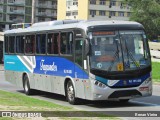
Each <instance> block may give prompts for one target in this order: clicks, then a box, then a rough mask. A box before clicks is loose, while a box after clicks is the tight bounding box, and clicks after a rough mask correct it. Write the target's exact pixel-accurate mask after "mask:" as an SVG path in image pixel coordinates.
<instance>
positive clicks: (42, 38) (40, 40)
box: [36, 34, 46, 54]
mask: <svg viewBox="0 0 160 120" xmlns="http://www.w3.org/2000/svg"><path fill="white" fill-rule="evenodd" d="M36 53H37V54H45V53H46V34H38V35H36Z"/></svg>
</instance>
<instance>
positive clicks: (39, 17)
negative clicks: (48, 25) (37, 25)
mask: <svg viewBox="0 0 160 120" xmlns="http://www.w3.org/2000/svg"><path fill="white" fill-rule="evenodd" d="M34 1H35V5H34V7H35V9H34V22H41V21H50V20H55V19H57V0H34ZM32 3H33V0H0V29H1V31H4V30H7V29H10V28H11V24H13V23H31V19H32Z"/></svg>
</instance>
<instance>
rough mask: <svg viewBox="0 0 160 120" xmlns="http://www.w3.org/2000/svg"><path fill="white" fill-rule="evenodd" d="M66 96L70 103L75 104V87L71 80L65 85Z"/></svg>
mask: <svg viewBox="0 0 160 120" xmlns="http://www.w3.org/2000/svg"><path fill="white" fill-rule="evenodd" d="M66 97H67V100H68V102H69V103H70V104H72V105H75V104H77V98H76V97H75V89H74V86H73V83H72V81H71V80H69V81H68V82H67V86H66Z"/></svg>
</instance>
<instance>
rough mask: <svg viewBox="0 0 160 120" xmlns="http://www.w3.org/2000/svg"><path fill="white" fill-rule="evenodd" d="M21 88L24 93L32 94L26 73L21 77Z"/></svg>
mask: <svg viewBox="0 0 160 120" xmlns="http://www.w3.org/2000/svg"><path fill="white" fill-rule="evenodd" d="M23 88H24V92H25V94H26V95H31V94H33V90H32V89H30V84H29V78H28V76H27V75H25V76H24V78H23Z"/></svg>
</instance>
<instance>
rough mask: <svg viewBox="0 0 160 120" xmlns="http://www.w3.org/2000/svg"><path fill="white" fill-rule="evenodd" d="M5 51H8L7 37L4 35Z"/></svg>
mask: <svg viewBox="0 0 160 120" xmlns="http://www.w3.org/2000/svg"><path fill="white" fill-rule="evenodd" d="M5 53H8V37H7V36H6V37H5Z"/></svg>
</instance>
